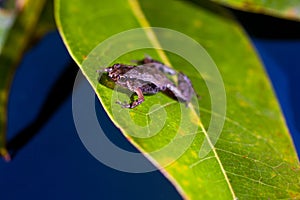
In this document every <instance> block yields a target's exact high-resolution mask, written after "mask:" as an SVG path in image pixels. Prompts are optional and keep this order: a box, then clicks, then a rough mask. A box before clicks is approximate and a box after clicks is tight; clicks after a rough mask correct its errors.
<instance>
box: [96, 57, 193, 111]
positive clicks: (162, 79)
mask: <svg viewBox="0 0 300 200" xmlns="http://www.w3.org/2000/svg"><path fill="white" fill-rule="evenodd" d="M136 63H137V64H138V65H137V66H135V65H125V64H119V63H117V64H114V65H113V66H111V67H107V68H105V69H104V70H103V71H104V72H107V73H108V77H109V78H110V79H111V80H112V81H114V82H115V83H116V84H117V85H120V86H122V87H124V88H127V89H128V90H130V91H132V92H135V93H136V94H137V96H138V99H137V100H134V101H132V102H131V103H121V102H117V103H118V104H120V105H122V107H124V108H134V107H136V106H138V105H139V104H141V103H142V102H143V101H144V95H143V94H155V93H157V92H159V91H162V92H165V93H167V94H168V95H170V96H172V97H175V98H176V99H177V100H178V101H180V102H184V103H186V105H187V104H188V103H189V102H190V101H191V98H192V97H193V95H194V94H195V92H194V89H193V86H192V84H191V81H190V79H189V78H188V77H187V76H186V75H185V74H183V73H181V72H176V71H175V70H174V69H172V68H170V67H168V66H166V65H164V64H163V63H161V62H159V61H156V60H153V59H152V58H151V57H149V56H146V57H145V58H144V59H143V60H140V61H137V62H136ZM103 71H102V72H103ZM167 75H169V76H170V75H171V76H175V75H177V80H178V81H177V86H176V85H175V84H174V83H173V82H172V81H171V80H170V79H169V78H168V76H167Z"/></svg>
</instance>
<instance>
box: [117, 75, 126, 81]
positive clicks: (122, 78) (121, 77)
mask: <svg viewBox="0 0 300 200" xmlns="http://www.w3.org/2000/svg"><path fill="white" fill-rule="evenodd" d="M126 80H127V77H125V76H123V75H120V76H119V81H120V82H125V81H126Z"/></svg>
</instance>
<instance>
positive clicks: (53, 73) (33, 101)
mask: <svg viewBox="0 0 300 200" xmlns="http://www.w3.org/2000/svg"><path fill="white" fill-rule="evenodd" d="M236 14H237V17H238V19H239V20H240V21H241V22H242V23H243V24H244V26H245V27H246V29H247V31H248V33H249V34H250V37H251V39H252V41H253V42H254V44H255V47H256V48H257V50H258V53H259V55H260V56H261V58H262V60H263V62H264V64H265V67H266V70H267V72H268V73H269V76H270V78H271V80H272V83H273V86H274V88H275V90H276V94H277V96H278V99H279V101H280V104H281V107H282V110H283V112H284V115H285V117H286V120H287V124H288V127H289V129H290V131H291V133H292V136H293V139H294V142H295V144H296V146H297V149H298V153H299V150H300V140H299V139H300V133H299V132H300V131H299V130H300V116H299V114H300V110H299V109H300V106H299V104H298V102H300V96H299V92H298V91H299V89H298V86H299V83H300V79H299V77H298V76H299V75H300V56H299V55H300V54H299V52H300V37H299V35H297V34H295V33H294V32H295V30H296V29H297V27H298V29H299V23H294V22H292V23H291V22H287V21H284V20H278V19H274V18H270V17H265V16H260V15H252V14H250V15H251V16H250V18H254V21H255V20H257V19H256V18H255V17H258V19H259V20H260V22H262V21H263V20H266V22H265V23H267V24H270V20H271V22H272V23H273V24H272V26H275V27H269V29H271V30H268V28H267V26H265V27H264V30H261V28H258V27H257V25H255V24H251V22H252V21H253V20H252V21H250V22H249V14H245V13H240V12H236ZM253 16H254V17H253ZM262 19H263V20H262ZM247 20H248V21H247ZM276 26H277V28H276ZM280 26H284V27H286V31H282V30H281V29H280ZM295 26H296V29H295ZM274 28H275V33H274V30H272V29H274ZM276 29H278V30H276ZM279 29H280V30H279ZM269 31H273V32H271V33H270V32H269ZM289 32H290V33H289ZM76 72H77V67H76V65H74V63H73V62H72V61H71V58H70V57H69V55H68V53H67V51H66V49H65V47H64V45H63V43H62V41H61V39H60V37H59V35H58V33H57V32H53V33H50V34H48V35H46V37H45V38H44V39H43V40H42V41H41V42H40V43H39V44H38V45H36V46H35V47H34V48H33V49H32V50H30V52H28V53H27V54H26V56H25V58H24V59H23V60H22V63H21V64H20V67H19V69H18V71H17V73H16V76H15V79H14V82H13V85H12V89H11V95H10V99H9V109H8V111H9V124H8V141H9V143H8V147H9V149H10V152H11V153H12V155H13V156H14V159H13V161H12V162H10V163H5V162H4V161H3V160H1V161H0V198H1V199H20V198H25V199H67V198H68V199H101V198H103V199H120V198H122V199H141V198H143V199H167V198H168V199H180V196H179V195H178V194H177V192H176V190H175V189H174V188H173V186H172V185H171V184H169V182H168V181H167V180H166V179H165V178H164V176H162V175H161V174H160V173H159V172H151V173H144V174H128V173H123V172H119V171H116V170H113V169H111V168H108V167H106V166H104V165H102V164H101V163H99V162H98V161H97V160H95V159H94V158H93V157H92V156H91V155H90V154H89V153H88V152H87V150H86V149H85V147H84V146H83V145H82V143H81V141H80V139H79V137H78V135H77V133H76V130H75V127H74V122H73V116H72V109H71V96H70V94H71V89H72V86H73V81H74V77H75V75H76ZM97 109H98V110H99V112H98V114H99V117H101V121H102V122H101V123H103V124H105V125H106V126H107V128H108V130H110V132H111V133H112V135H115V136H113V137H114V138H112V139H113V140H115V141H118V143H119V144H121V143H123V144H122V145H124V146H126V147H125V148H131V149H134V148H132V147H131V145H130V144H128V142H126V140H125V139H124V138H123V137H122V136H121V134H119V133H118V132H117V129H116V128H115V127H114V126H113V124H111V123H110V121H109V119H108V118H107V117H106V114H105V113H104V112H102V111H101V110H102V108H101V106H100V105H99V104H98V105H97ZM114 132H116V134H115V133H114ZM120 141H121V142H120Z"/></svg>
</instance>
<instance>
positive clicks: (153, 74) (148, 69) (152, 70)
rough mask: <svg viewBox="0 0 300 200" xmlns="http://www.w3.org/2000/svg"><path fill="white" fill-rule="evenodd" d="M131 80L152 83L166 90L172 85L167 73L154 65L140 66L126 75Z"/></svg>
mask: <svg viewBox="0 0 300 200" xmlns="http://www.w3.org/2000/svg"><path fill="white" fill-rule="evenodd" d="M125 76H126V77H127V78H129V79H136V81H139V82H144V83H151V84H154V85H156V86H157V87H159V88H164V87H165V86H166V85H167V84H172V82H171V81H170V80H169V79H168V77H167V76H166V74H165V73H163V72H162V71H160V70H159V69H158V68H157V67H156V66H155V65H154V64H153V63H149V64H144V65H139V66H136V67H134V68H133V69H131V70H129V71H128V72H127V73H125Z"/></svg>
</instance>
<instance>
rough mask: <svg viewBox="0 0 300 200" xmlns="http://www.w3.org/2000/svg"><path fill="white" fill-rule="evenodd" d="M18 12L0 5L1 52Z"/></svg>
mask: <svg viewBox="0 0 300 200" xmlns="http://www.w3.org/2000/svg"><path fill="white" fill-rule="evenodd" d="M15 15H16V12H15V10H14V9H11V8H6V7H3V8H1V7H0V53H1V50H2V46H3V44H4V41H5V39H6V36H7V32H8V31H9V29H10V28H11V26H12V24H13V22H14V19H15Z"/></svg>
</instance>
